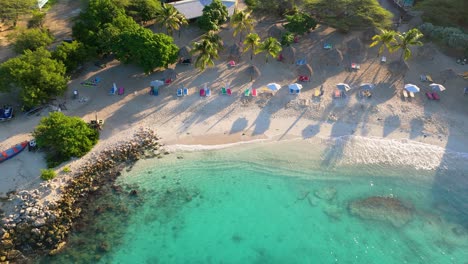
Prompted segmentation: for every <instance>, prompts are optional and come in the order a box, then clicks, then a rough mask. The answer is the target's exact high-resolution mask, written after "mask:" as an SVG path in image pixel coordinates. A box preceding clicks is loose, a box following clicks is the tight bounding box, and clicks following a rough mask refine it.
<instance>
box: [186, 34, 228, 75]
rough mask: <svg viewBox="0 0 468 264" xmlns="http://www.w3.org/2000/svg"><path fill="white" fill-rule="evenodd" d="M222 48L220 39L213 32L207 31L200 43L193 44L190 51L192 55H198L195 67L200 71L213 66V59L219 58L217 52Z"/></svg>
mask: <svg viewBox="0 0 468 264" xmlns="http://www.w3.org/2000/svg"><path fill="white" fill-rule="evenodd" d="M222 48H223V43H222V41H221V37H219V35H218V34H216V33H215V32H214V31H209V32H208V33H206V34H205V35H203V37H202V39H201V41H200V42H194V43H193V49H192V50H191V51H190V52H191V53H192V54H194V55H198V57H197V59H196V60H195V67H197V68H199V69H200V70H201V71H203V70H205V69H206V68H207V67H212V66H214V59H217V58H219V51H220V50H221V49H222Z"/></svg>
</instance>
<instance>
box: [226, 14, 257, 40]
mask: <svg viewBox="0 0 468 264" xmlns="http://www.w3.org/2000/svg"><path fill="white" fill-rule="evenodd" d="M251 14H252V11H243V10H240V11H238V10H237V9H236V10H235V11H234V14H233V15H232V17H231V24H232V27H233V28H234V36H236V35H237V34H239V33H240V34H239V41H242V32H245V31H246V32H250V31H252V30H253V27H254V23H255V19H253V18H252V17H251V16H250V15H251Z"/></svg>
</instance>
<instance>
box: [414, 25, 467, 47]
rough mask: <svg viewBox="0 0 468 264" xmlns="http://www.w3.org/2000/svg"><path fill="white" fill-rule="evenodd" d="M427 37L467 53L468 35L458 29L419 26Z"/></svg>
mask: <svg viewBox="0 0 468 264" xmlns="http://www.w3.org/2000/svg"><path fill="white" fill-rule="evenodd" d="M419 29H420V30H421V32H423V33H424V35H425V36H427V37H429V38H430V39H433V40H435V41H437V42H441V43H443V44H444V45H447V46H448V47H450V48H453V49H457V50H462V51H467V50H468V34H465V33H463V31H461V30H460V29H458V28H453V27H441V26H434V25H433V24H431V23H424V24H422V25H421V26H419Z"/></svg>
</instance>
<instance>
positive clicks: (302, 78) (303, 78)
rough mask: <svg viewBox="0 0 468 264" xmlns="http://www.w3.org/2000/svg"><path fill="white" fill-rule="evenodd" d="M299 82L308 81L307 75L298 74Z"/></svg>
mask: <svg viewBox="0 0 468 264" xmlns="http://www.w3.org/2000/svg"><path fill="white" fill-rule="evenodd" d="M299 81H300V82H310V78H309V76H304V75H299Z"/></svg>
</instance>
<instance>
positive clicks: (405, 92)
mask: <svg viewBox="0 0 468 264" xmlns="http://www.w3.org/2000/svg"><path fill="white" fill-rule="evenodd" d="M402 94H403V97H404V98H405V99H407V98H408V92H407V91H406V90H403V92H402Z"/></svg>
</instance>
